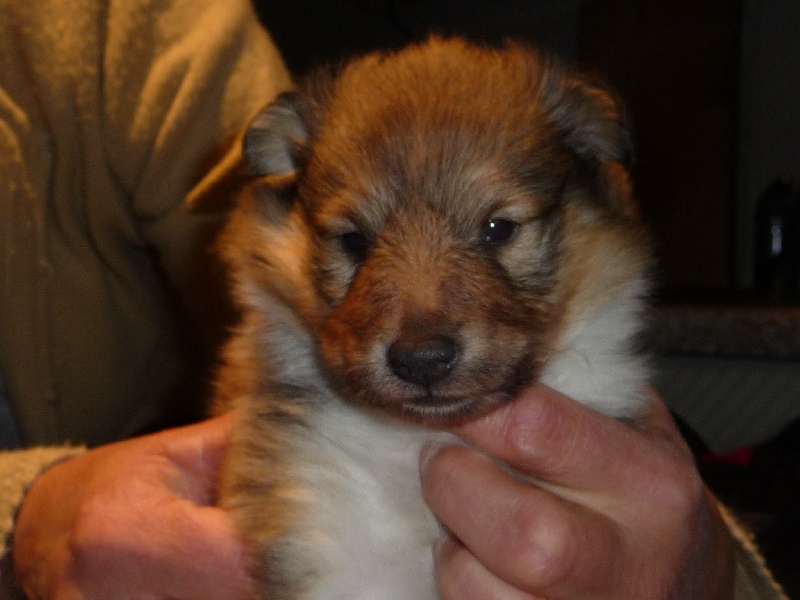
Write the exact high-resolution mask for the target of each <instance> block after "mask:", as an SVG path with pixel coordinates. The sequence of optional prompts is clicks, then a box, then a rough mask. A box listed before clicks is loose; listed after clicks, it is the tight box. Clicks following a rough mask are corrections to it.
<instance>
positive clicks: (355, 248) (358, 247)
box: [339, 231, 370, 263]
mask: <svg viewBox="0 0 800 600" xmlns="http://www.w3.org/2000/svg"><path fill="white" fill-rule="evenodd" d="M339 245H340V246H341V247H342V250H344V252H345V254H347V256H349V257H350V260H352V261H353V262H355V263H362V262H364V259H366V258H367V253H368V252H369V248H370V243H369V240H368V239H367V236H365V235H364V234H363V233H359V232H358V231H348V232H347V233H343V234H342V235H340V236H339Z"/></svg>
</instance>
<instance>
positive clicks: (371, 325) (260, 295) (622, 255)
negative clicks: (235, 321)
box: [218, 38, 649, 600]
mask: <svg viewBox="0 0 800 600" xmlns="http://www.w3.org/2000/svg"><path fill="white" fill-rule="evenodd" d="M244 152H245V156H246V159H247V161H248V162H249V165H250V168H251V170H252V173H253V177H252V180H251V182H250V183H249V184H248V186H247V188H246V190H245V191H244V193H243V195H242V197H241V199H240V204H239V206H238V209H237V211H235V213H234V215H233V217H232V219H231V222H230V224H229V227H228V229H227V231H226V233H225V235H224V240H223V248H224V256H225V257H226V258H227V261H228V263H229V264H230V266H231V269H232V273H233V275H234V278H235V297H236V299H237V300H238V302H239V304H240V305H241V307H242V308H243V312H244V316H243V322H242V324H241V326H240V327H239V329H238V331H237V332H236V334H235V335H234V336H233V338H232V339H231V341H230V343H229V344H228V346H227V348H226V350H225V353H224V367H223V368H222V370H221V373H220V376H219V386H218V391H219V394H218V395H219V397H220V403H221V405H222V406H225V407H227V408H235V409H236V411H237V414H238V415H239V424H238V428H237V429H236V432H235V434H234V437H233V440H232V443H231V448H230V452H229V456H228V459H227V462H226V465H225V467H224V470H223V471H224V472H223V476H222V482H221V489H220V504H221V505H222V506H224V507H226V508H228V509H230V510H231V511H232V513H233V515H234V517H235V520H236V522H237V523H238V526H239V527H240V528H241V531H242V532H243V534H244V535H245V536H246V538H247V539H248V540H249V542H250V544H251V548H252V554H253V557H254V575H255V578H256V580H257V581H258V583H259V585H260V586H262V587H261V590H260V593H261V594H262V597H263V598H269V599H270V600H282V599H292V600H295V599H303V600H306V599H308V600H311V599H314V600H334V599H348V600H350V599H354V598H356V599H367V600H378V599H379V600H409V599H412V600H428V599H434V598H437V592H436V585H435V581H434V573H433V568H432V557H431V546H432V545H433V544H434V542H435V540H436V539H437V538H438V537H439V536H440V529H439V525H438V524H437V522H436V520H435V518H433V516H432V515H431V513H430V512H429V511H428V509H427V508H426V506H425V504H424V503H423V501H422V499H421V495H420V483H419V475H418V459H419V454H420V450H421V448H422V447H423V446H424V445H425V444H426V443H427V442H429V441H431V440H433V439H437V438H443V437H445V436H446V434H444V433H442V432H441V431H442V429H444V428H446V427H447V426H449V425H453V424H455V423H460V422H464V421H466V420H468V419H471V418H474V417H475V416H477V415H480V414H483V413H485V412H487V411H490V410H492V409H493V408H495V407H497V406H498V405H500V404H502V403H506V402H510V401H511V400H513V398H514V397H515V396H516V395H517V393H518V392H520V390H522V389H523V388H524V387H525V386H527V385H528V384H530V383H531V382H532V381H534V380H537V379H538V380H540V381H542V382H544V383H545V384H547V385H550V386H552V387H554V388H556V389H558V390H560V391H562V392H564V393H566V394H568V395H570V396H572V397H574V398H576V399H577V400H579V401H581V402H583V403H584V404H586V405H588V406H590V407H592V408H594V409H597V410H600V411H602V412H604V413H606V414H609V415H612V416H614V417H618V418H625V419H631V418H636V416H637V415H639V414H640V413H641V411H642V410H643V408H644V405H645V397H646V395H645V393H644V385H645V383H644V382H645V380H646V377H647V369H646V365H645V360H644V359H643V357H642V356H640V355H638V354H637V353H636V352H635V350H634V343H633V341H634V339H635V337H636V334H637V331H638V330H639V329H640V313H641V310H642V305H643V300H642V298H643V296H644V294H645V293H646V291H647V287H648V285H647V275H646V274H647V270H648V262H649V252H648V244H647V238H646V235H645V234H644V232H643V228H642V226H641V224H640V221H639V219H638V216H637V210H636V207H635V204H634V201H633V199H632V196H631V188H630V183H629V178H628V172H627V166H628V162H629V159H630V154H631V143H630V135H629V131H628V129H627V128H626V124H625V119H624V117H623V113H622V110H621V107H620V105H619V103H618V102H617V100H616V98H615V96H613V95H612V94H610V93H609V92H608V91H607V90H606V89H604V88H603V87H599V86H597V85H595V84H594V83H593V82H591V81H590V80H588V79H586V78H584V77H582V76H580V75H576V74H574V73H571V72H569V71H567V70H565V69H564V68H563V67H562V66H560V65H559V64H557V63H555V62H554V61H552V60H550V59H547V58H544V57H543V56H542V55H540V54H539V53H538V52H537V51H535V50H533V49H530V48H527V47H523V46H521V45H517V44H513V43H509V44H507V45H506V46H505V47H503V48H501V49H489V48H484V47H479V46H475V45H471V44H469V43H467V42H464V41H462V40H459V39H452V40H443V39H438V38H432V39H430V40H429V41H427V42H425V43H422V44H419V45H414V46H411V47H408V48H406V49H404V50H401V51H399V52H396V53H391V54H371V55H367V56H365V57H363V58H360V59H357V60H354V61H352V62H350V63H348V64H345V65H343V66H340V67H338V68H336V69H329V70H327V71H323V72H320V73H317V74H316V75H315V76H313V77H311V78H310V79H309V80H308V81H306V82H305V83H304V84H303V85H302V86H300V88H299V91H297V92H291V93H287V94H284V95H282V96H281V97H279V98H278V99H277V100H276V101H275V102H274V103H273V104H272V105H271V106H269V107H267V108H266V109H265V110H264V111H263V112H262V113H261V114H260V115H259V116H258V117H257V118H256V119H255V121H254V122H253V123H252V126H251V127H250V129H249V131H248V133H247V134H246V137H245V142H244Z"/></svg>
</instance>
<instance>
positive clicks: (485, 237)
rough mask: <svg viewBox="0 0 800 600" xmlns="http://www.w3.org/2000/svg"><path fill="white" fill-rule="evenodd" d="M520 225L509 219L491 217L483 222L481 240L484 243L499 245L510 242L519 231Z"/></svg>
mask: <svg viewBox="0 0 800 600" xmlns="http://www.w3.org/2000/svg"><path fill="white" fill-rule="evenodd" d="M518 229H519V225H518V224H517V223H514V221H509V220H508V219H489V220H488V221H486V223H484V224H483V229H482V230H481V241H483V243H484V244H491V245H492V246H499V245H501V244H505V243H507V242H510V241H511V240H512V239H513V238H514V235H515V234H516V233H517V230H518Z"/></svg>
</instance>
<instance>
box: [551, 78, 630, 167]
mask: <svg viewBox="0 0 800 600" xmlns="http://www.w3.org/2000/svg"><path fill="white" fill-rule="evenodd" d="M543 98H544V101H545V105H546V110H547V111H548V112H549V114H550V116H551V118H552V119H553V122H554V124H555V126H556V128H557V129H558V130H559V131H561V133H562V134H563V135H564V140H565V141H566V143H567V145H568V146H569V147H570V148H572V149H573V150H574V151H575V152H576V153H577V154H578V155H579V156H581V157H583V158H587V159H595V160H598V161H610V162H618V163H621V164H622V165H623V166H625V167H628V166H630V164H631V162H632V161H633V139H632V135H631V131H630V127H629V123H628V117H627V114H626V113H625V109H624V107H623V105H622V102H621V100H620V99H619V97H618V96H617V95H616V93H614V92H613V91H612V90H611V89H610V88H608V87H607V86H605V85H604V84H603V83H601V82H600V81H592V80H591V79H589V78H588V77H585V76H582V75H576V74H569V75H567V76H566V77H559V76H558V74H556V75H555V77H552V78H551V79H550V80H549V81H548V83H547V84H546V88H545V90H544V95H543Z"/></svg>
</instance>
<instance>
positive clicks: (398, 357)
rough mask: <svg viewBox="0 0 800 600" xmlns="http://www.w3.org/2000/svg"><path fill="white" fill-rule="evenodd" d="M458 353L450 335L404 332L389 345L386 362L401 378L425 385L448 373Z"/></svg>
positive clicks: (439, 379) (442, 377) (453, 365)
mask: <svg viewBox="0 0 800 600" xmlns="http://www.w3.org/2000/svg"><path fill="white" fill-rule="evenodd" d="M458 356H459V348H458V343H457V342H456V340H454V339H453V338H452V337H449V336H446V335H431V336H404V337H401V338H398V339H397V340H395V342H394V343H392V345H391V346H390V347H389V352H388V355H387V362H388V363H389V368H390V369H391V370H392V372H393V373H394V374H395V375H397V376H398V377H399V378H400V379H402V380H403V381H407V382H408V383H413V384H415V385H419V386H425V387H428V386H430V385H432V384H434V383H437V382H439V381H441V380H442V379H444V378H445V377H447V376H448V375H449V374H450V372H451V371H452V370H453V368H454V367H455V365H456V363H457V362H458Z"/></svg>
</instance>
